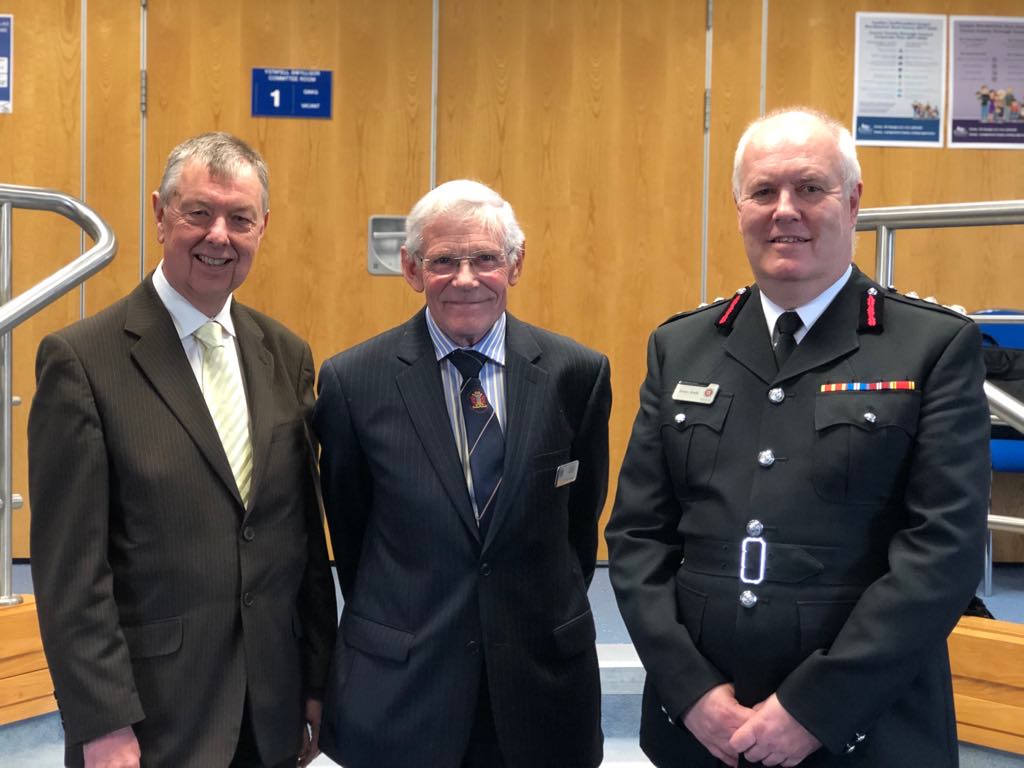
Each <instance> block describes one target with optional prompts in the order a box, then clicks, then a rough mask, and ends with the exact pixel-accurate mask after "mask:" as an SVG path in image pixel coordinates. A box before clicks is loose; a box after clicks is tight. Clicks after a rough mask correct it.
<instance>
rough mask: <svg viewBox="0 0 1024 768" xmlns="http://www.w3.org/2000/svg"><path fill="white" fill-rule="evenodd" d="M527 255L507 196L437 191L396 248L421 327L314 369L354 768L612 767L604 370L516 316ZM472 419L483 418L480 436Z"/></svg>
mask: <svg viewBox="0 0 1024 768" xmlns="http://www.w3.org/2000/svg"><path fill="white" fill-rule="evenodd" d="M523 245H524V238H523V234H522V231H521V230H520V228H519V226H518V224H517V223H516V220H515V216H514V214H513V212H512V209H511V206H509V204H508V203H507V202H506V201H504V200H503V199H502V198H501V197H500V196H499V195H498V194H497V193H495V192H494V191H493V190H490V189H488V188H487V187H485V186H483V185H482V184H478V183H476V182H470V181H452V182H448V183H446V184H443V185H441V186H440V187H438V188H436V189H434V190H433V191H431V192H430V193H428V194H427V195H426V196H424V197H423V198H422V199H421V200H420V201H419V202H418V203H417V204H416V206H415V207H414V208H413V210H412V212H411V213H410V215H409V218H408V221H407V239H406V243H405V246H404V247H403V248H402V265H403V271H404V274H405V278H406V280H407V281H408V282H409V284H410V285H411V286H412V288H413V289H414V290H416V291H418V292H423V293H425V294H426V305H427V306H426V308H425V309H424V310H423V311H421V312H419V313H417V314H416V315H415V316H414V317H412V318H411V319H410V320H409V321H407V322H406V323H404V324H403V325H400V326H398V327H397V328H394V329H392V330H390V331H387V332H386V333H383V334H381V335H380V336H377V337H376V338H373V339H370V340H369V341H367V342H365V343H363V344H360V345H358V346H356V347H354V348H353V349H350V350H348V351H346V352H343V353H341V354H339V355H337V356H336V357H334V358H332V359H330V360H328V361H327V362H326V363H325V364H324V366H323V369H322V370H321V373H320V396H319V399H318V400H317V405H316V409H315V413H314V427H315V429H316V432H317V434H318V436H319V438H320V440H321V445H322V454H321V464H320V467H321V473H322V478H323V487H324V502H325V504H326V508H327V515H328V521H329V523H330V529H331V537H332V541H333V544H334V553H335V558H336V560H337V565H338V575H339V578H340V581H341V588H342V591H343V593H344V596H345V611H344V615H343V617H342V623H341V628H340V633H339V638H338V642H337V644H336V646H335V655H334V658H333V661H332V672H331V682H330V684H329V687H328V691H327V696H326V699H325V706H324V721H323V729H322V735H321V746H322V748H323V750H324V751H325V752H326V753H327V754H328V755H330V756H331V757H333V758H334V759H335V760H338V761H339V762H341V763H342V764H343V765H345V766H347V768H363V767H364V766H365V767H367V768H369V767H370V766H372V767H373V768H402V767H403V766H409V765H424V766H431V767H432V768H460V767H462V768H470V767H472V768H501V766H509V767H510V768H542V767H543V766H551V767H552V768H554V767H555V766H558V767H559V768H569V767H570V766H579V767H580V768H592V767H593V766H596V765H598V764H599V763H600V762H601V754H602V748H601V744H602V737H601V728H600V683H599V678H598V669H597V656H596V649H595V645H594V640H595V630H594V622H593V618H592V617H591V614H590V607H589V603H588V601H587V585H588V584H589V582H590V578H591V576H592V574H593V571H594V563H595V557H596V548H597V531H596V527H597V518H598V515H599V513H600V511H601V509H602V506H603V504H604V499H605V492H606V487H607V470H608V413H609V409H610V406H611V389H610V383H609V368H608V360H607V358H606V357H605V356H604V355H601V354H598V353H596V352H593V351H591V350H589V349H586V348H585V347H582V346H580V345H579V344H577V343H575V342H573V341H571V340H570V339H567V338H565V337H563V336H557V335H555V334H553V333H550V332H548V331H544V330H541V329H539V328H536V327H534V326H531V325H527V324H526V323H523V322H521V321H519V320H517V319H516V318H514V317H512V316H511V315H509V314H507V313H506V312H505V304H506V298H507V292H508V288H509V286H511V285H515V284H516V282H518V280H519V277H520V275H521V274H522V269H523V258H524V253H525V252H524V248H523ZM466 357H475V358H476V361H477V362H476V366H477V369H476V370H473V371H470V372H463V371H464V368H463V367H462V366H463V364H464V362H465V360H464V359H465V358H466ZM460 359H461V360H462V362H457V361H458V360H460ZM481 364H482V367H480V366H481ZM470 411H480V412H482V413H484V414H487V418H486V419H485V421H486V423H485V425H484V426H483V428H482V429H481V430H480V431H479V432H476V431H475V430H476V427H474V426H473V425H472V423H471V422H472V419H471V414H469V412H470ZM464 419H465V420H464ZM495 420H496V421H497V424H495ZM495 427H500V429H499V430H498V432H497V433H495V432H492V431H490V430H492V429H494V428H495ZM483 453H487V454H489V455H488V457H487V461H484V460H483V459H482V458H481V454H483ZM487 462H490V464H489V466H487V467H485V466H484V464H487ZM494 489H496V490H494Z"/></svg>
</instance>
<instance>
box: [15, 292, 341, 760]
mask: <svg viewBox="0 0 1024 768" xmlns="http://www.w3.org/2000/svg"><path fill="white" fill-rule="evenodd" d="M232 316H233V318H234V321H235V324H236V331H237V334H238V343H239V350H240V359H241V365H242V369H243V377H244V379H245V382H246V394H247V397H248V403H249V408H250V412H251V414H252V443H253V479H252V489H253V490H252V494H251V499H250V502H249V505H248V507H247V508H244V507H243V506H242V501H241V498H240V496H239V494H238V490H237V487H236V484H235V481H234V478H233V476H232V474H231V469H230V467H229V465H228V461H227V457H226V455H225V453H224V450H223V448H222V446H221V443H220V439H219V438H218V436H217V431H216V428H215V426H214V424H213V420H212V418H211V417H210V414H209V410H208V409H207V406H206V403H205V401H204V399H203V395H202V393H201V391H200V389H199V386H198V384H197V382H196V380H195V376H194V375H193V373H192V370H191V369H190V367H189V364H188V360H187V358H186V356H185V353H184V351H183V349H182V346H181V342H180V341H179V339H178V335H177V332H176V331H175V328H174V324H173V322H172V320H171V317H170V314H169V313H168V312H167V310H166V309H165V308H164V306H163V304H162V302H161V301H160V299H159V297H158V296H157V294H156V291H155V289H154V288H153V285H152V279H151V278H148V279H147V280H146V281H145V282H144V283H142V284H140V285H139V286H138V287H137V288H136V289H135V290H133V291H132V292H131V293H130V294H129V295H128V296H127V297H125V298H124V299H122V300H121V301H119V302H117V303H116V304H114V305H113V306H111V307H110V308H108V309H107V310H105V311H103V312H101V313H99V314H98V315H96V316H94V317H91V318H88V319H85V320H83V321H81V322H78V323H75V324H74V325H72V326H70V327H68V328H66V329H64V330H62V331H60V332H58V333H56V334H53V335H50V336H47V337H46V338H45V339H43V341H42V343H41V344H40V346H39V353H38V359H37V363H36V377H37V382H38V386H37V390H36V395H35V398H34V399H33V402H32V411H31V414H30V416H29V483H30V491H31V500H32V510H33V515H32V533H31V545H32V575H33V580H34V584H35V589H36V595H37V601H38V607H39V620H40V628H41V630H42V635H43V643H44V647H45V649H46V655H47V659H48V661H49V664H50V670H51V673H52V675H53V681H54V687H55V689H56V696H57V699H58V703H59V705H60V709H61V714H62V717H63V720H64V726H65V733H66V736H65V738H66V744H67V762H68V764H71V765H75V764H80V763H81V760H82V750H81V744H82V742H85V741H88V740H90V739H93V738H95V737H97V736H100V735H103V734H105V733H108V732H110V731H113V730H115V729H117V728H121V727H123V726H126V725H129V724H133V725H134V727H135V732H136V734H137V736H138V739H139V743H140V745H141V749H142V760H143V765H154V766H163V765H173V766H182V765H210V766H214V765H227V764H228V762H229V761H230V759H231V756H232V754H233V752H234V749H235V746H236V744H237V741H238V733H239V725H240V723H241V720H242V708H243V702H244V700H245V696H246V692H247V691H248V695H249V699H250V702H251V707H252V717H253V722H254V725H255V729H256V733H257V739H258V743H259V747H260V751H261V754H262V757H263V759H264V760H265V761H266V762H268V763H275V762H278V761H280V760H282V759H284V758H286V757H287V756H289V755H293V754H295V753H296V752H297V751H298V748H299V734H300V727H301V723H302V719H301V718H302V702H303V696H304V689H305V690H308V689H309V688H310V687H321V686H322V685H323V682H324V677H325V674H326V666H327V663H328V660H329V655H330V651H331V647H332V645H333V632H334V623H335V615H336V614H335V604H334V589H333V583H332V579H331V575H330V570H329V566H328V562H327V557H326V551H325V544H324V537H323V528H322V526H321V521H320V516H319V514H318V506H317V502H316V495H315V485H314V483H315V482H316V479H315V475H314V468H313V464H312V462H311V456H310V443H309V440H308V438H307V435H308V429H307V418H308V416H309V413H310V409H311V406H312V385H313V361H312V357H311V355H310V351H309V347H308V345H306V344H305V342H303V341H302V340H300V339H299V338H298V337H296V336H294V335H293V334H292V333H290V332H289V331H288V330H287V329H285V328H284V327H283V326H281V325H280V324H279V323H277V322H275V321H273V320H271V319H270V318H268V317H266V316H264V315H262V314H260V313H258V312H255V311H253V310H251V309H249V308H247V307H244V306H242V305H240V304H238V303H237V302H235V303H234V304H233V308H232Z"/></svg>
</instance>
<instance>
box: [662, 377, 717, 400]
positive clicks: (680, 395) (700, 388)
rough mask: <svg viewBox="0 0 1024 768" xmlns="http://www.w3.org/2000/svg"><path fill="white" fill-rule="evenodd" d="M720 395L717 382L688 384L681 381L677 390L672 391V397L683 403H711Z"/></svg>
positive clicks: (677, 385)
mask: <svg viewBox="0 0 1024 768" xmlns="http://www.w3.org/2000/svg"><path fill="white" fill-rule="evenodd" d="M716 397H718V385H717V384H687V383H683V382H681V381H680V382H679V383H678V384H676V388H675V391H674V392H672V399H673V400H678V401H679V402H682V403H700V404H701V405H711V404H712V403H713V402H715V398H716Z"/></svg>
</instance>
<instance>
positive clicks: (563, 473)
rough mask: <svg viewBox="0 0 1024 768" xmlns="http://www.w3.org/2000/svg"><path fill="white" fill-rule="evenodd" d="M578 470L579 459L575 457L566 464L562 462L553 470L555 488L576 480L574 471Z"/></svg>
mask: <svg viewBox="0 0 1024 768" xmlns="http://www.w3.org/2000/svg"><path fill="white" fill-rule="evenodd" d="M579 470H580V460H579V459H575V460H574V461H570V462H568V463H567V464H562V465H561V466H560V467H559V468H558V469H557V470H555V488H561V487H562V486H563V485H568V484H569V483H574V482H576V473H577V472H579Z"/></svg>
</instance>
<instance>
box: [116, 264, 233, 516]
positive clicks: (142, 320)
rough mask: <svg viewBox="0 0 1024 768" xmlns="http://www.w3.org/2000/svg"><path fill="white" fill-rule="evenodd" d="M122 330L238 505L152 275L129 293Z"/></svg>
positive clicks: (226, 466)
mask: <svg viewBox="0 0 1024 768" xmlns="http://www.w3.org/2000/svg"><path fill="white" fill-rule="evenodd" d="M124 329H125V333H127V334H128V335H129V336H132V337H134V338H135V339H136V341H135V344H134V345H133V346H132V348H131V356H132V359H133V360H135V363H136V365H138V366H139V369H140V370H141V371H142V374H143V375H144V376H145V377H146V379H147V380H148V381H149V383H150V386H152V387H153V389H155V390H156V391H157V393H158V394H159V395H160V397H161V398H162V399H163V401H164V402H165V403H166V404H167V407H168V408H170V410H171V412H172V413H174V415H175V417H176V418H177V419H178V421H179V422H181V426H182V427H183V428H184V429H185V431H186V432H188V433H189V435H190V436H191V437H192V440H193V441H195V444H196V447H197V448H198V449H199V451H200V453H202V454H203V456H205V457H206V460H207V461H208V462H209V463H210V466H211V467H212V468H213V471H214V474H216V475H217V476H218V477H219V478H220V479H221V481H222V482H223V483H224V484H225V485H226V486H228V488H230V489H231V491H232V493H234V495H235V498H237V499H238V503H239V505H241V503H242V500H241V498H240V497H239V496H238V486H237V485H236V483H235V477H234V475H233V474H232V473H231V466H230V465H229V464H228V458H227V455H226V454H225V453H224V446H223V445H221V442H220V436H219V435H218V434H217V428H216V427H215V426H214V424H213V418H212V417H211V416H210V410H209V408H207V406H206V400H204V399H203V393H202V391H200V389H199V384H198V383H197V382H196V377H195V374H193V373H192V369H191V367H190V366H189V363H188V358H186V357H185V350H184V349H183V348H182V346H181V339H179V338H178V333H177V331H176V330H175V328H174V321H173V320H171V316H170V314H169V313H168V312H167V309H166V308H165V307H164V305H163V302H161V301H160V297H159V296H157V293H156V289H155V288H153V282H152V277H147V278H146V280H145V281H144V282H143V283H141V284H140V285H139V286H138V287H137V288H136V289H135V290H133V291H132V292H131V294H130V295H129V303H128V311H127V315H126V319H125V324H124Z"/></svg>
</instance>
